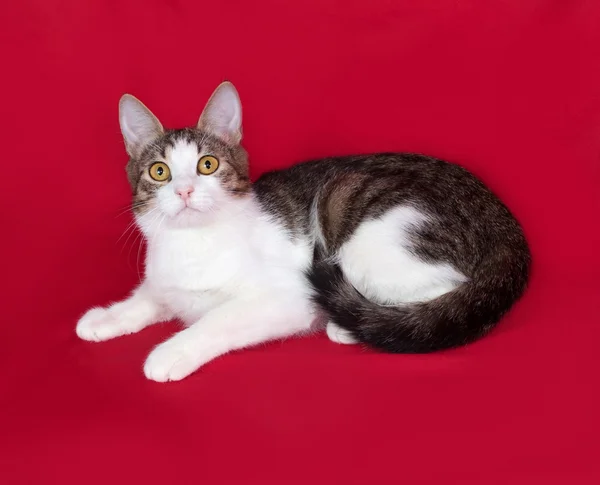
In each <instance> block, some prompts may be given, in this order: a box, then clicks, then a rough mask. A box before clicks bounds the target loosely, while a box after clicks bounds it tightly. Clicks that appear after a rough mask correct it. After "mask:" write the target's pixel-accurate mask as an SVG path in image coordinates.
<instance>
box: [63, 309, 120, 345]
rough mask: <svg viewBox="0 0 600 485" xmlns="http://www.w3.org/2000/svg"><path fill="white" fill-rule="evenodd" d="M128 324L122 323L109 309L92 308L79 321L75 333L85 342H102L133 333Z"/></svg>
mask: <svg viewBox="0 0 600 485" xmlns="http://www.w3.org/2000/svg"><path fill="white" fill-rule="evenodd" d="M127 328H128V325H127V323H126V322H123V321H120V320H119V319H118V318H117V317H116V316H115V315H114V314H113V312H111V311H110V310H109V309H107V308H92V309H90V310H88V312H87V313H86V314H85V315H84V316H83V317H81V318H80V319H79V321H78V322H77V327H76V328H75V332H76V333H77V336H78V337H79V338H81V339H83V340H89V341H90V342H101V341H103V340H109V339H111V338H115V337H119V336H120V335H125V334H126V333H131V332H130V331H128V330H127Z"/></svg>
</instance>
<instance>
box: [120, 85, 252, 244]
mask: <svg viewBox="0 0 600 485" xmlns="http://www.w3.org/2000/svg"><path fill="white" fill-rule="evenodd" d="M119 122H120V124H121V132H122V133H123V138H124V139H125V147H126V149H127V153H128V154H129V156H130V160H129V163H128V164H127V175H128V178H129V183H130V185H131V189H132V192H133V210H134V213H135V215H136V219H137V221H138V224H139V225H140V227H141V229H142V231H143V232H145V233H146V234H148V233H152V232H153V231H156V230H158V228H159V227H161V226H162V227H168V226H171V227H190V226H201V225H203V224H207V223H210V222H212V221H214V220H216V218H218V217H219V216H220V215H221V214H222V213H223V214H224V213H228V212H231V211H232V210H235V208H236V207H238V206H239V205H240V202H241V201H243V200H244V199H245V198H247V197H248V195H249V194H250V191H251V184H250V179H249V174H248V159H247V155H246V151H245V150H244V149H243V148H242V147H241V145H240V141H241V139H242V107H241V104H240V99H239V96H238V94H237V91H236V89H235V87H234V86H233V84H231V83H228V82H225V83H223V84H221V85H220V86H219V87H218V88H217V89H216V90H215V92H214V93H213V95H212V96H211V98H210V99H209V101H208V103H207V104H206V107H205V108H204V111H203V112H202V114H201V115H200V119H199V120H198V124H197V125H196V126H195V127H193V128H184V129H179V130H166V129H164V128H163V126H162V124H161V123H160V121H158V119H157V118H156V117H155V116H154V115H153V114H152V113H151V112H150V110H149V109H148V108H146V106H144V105H143V104H142V103H141V102H140V101H139V100H137V99H136V98H134V97H133V96H131V95H128V94H126V95H124V96H123V97H122V98H121V101H120V102H119Z"/></svg>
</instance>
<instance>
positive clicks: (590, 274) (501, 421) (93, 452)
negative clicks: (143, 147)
mask: <svg viewBox="0 0 600 485" xmlns="http://www.w3.org/2000/svg"><path fill="white" fill-rule="evenodd" d="M0 9H1V10H0V19H1V20H0V40H1V42H0V46H1V49H2V52H1V61H2V75H1V78H0V86H1V89H0V92H1V94H2V104H1V111H2V116H1V121H0V123H1V124H2V131H1V132H2V163H1V164H0V167H1V168H2V170H1V173H2V189H1V190H0V197H1V200H0V204H1V207H2V216H1V217H2V219H1V220H2V223H1V227H2V237H1V242H0V244H1V245H2V253H1V254H2V255H3V261H2V279H1V281H2V292H1V298H2V319H1V320H2V323H1V324H0V345H1V350H0V377H1V390H0V413H1V414H0V436H1V437H0V445H1V446H2V448H3V449H2V450H0V482H2V483H6V484H20V483H32V484H45V483H61V484H70V483H86V484H96V483H98V484H100V483H101V484H104V483H168V484H171V483H192V482H194V483H210V484H213V483H214V484H220V483H260V484H267V483H274V484H279V483H298V484H306V483H335V484H388V483H390V484H391V483H411V484H412V483H436V484H439V483H460V484H471V483H472V484H496V483H497V484H506V483H511V484H521V483H522V484H532V483H545V484H549V483H552V484H554V483H556V484H564V483H574V484H578V485H579V484H587V483H599V482H598V481H596V480H598V479H599V478H600V477H599V466H600V465H598V464H597V456H598V452H599V449H598V448H599V446H598V434H599V431H600V428H599V426H598V422H599V419H598V413H599V412H600V408H599V400H598V369H599V367H600V366H599V365H598V364H599V361H598V346H599V344H600V325H599V324H600V318H599V310H600V308H599V306H600V305H599V303H598V300H599V299H598V295H599V290H600V283H599V281H600V279H599V277H598V274H599V270H600V258H599V257H598V254H597V251H598V248H599V247H600V234H599V221H600V216H599V209H600V204H599V193H600V168H599V166H600V164H599V155H600V3H598V2H597V1H594V0H589V1H580V0H569V1H567V0H562V1H559V0H554V1H552V0H537V1H532V0H529V1H523V0H497V1H487V2H483V1H480V0H461V1H457V0H402V1H401V0H397V1H387V0H369V1H366V0H364V1H357V2H349V1H341V0H303V1H302V2H297V4H292V3H290V2H286V1H283V0H281V1H254V2H242V1H197V2H192V1H184V0H171V1H164V0H163V1H158V0H152V1H149V0H144V1H142V0H135V1H127V2H119V1H116V0H105V1H86V2H83V1H71V2H65V1H49V0H39V1H33V0H27V1H20V2H11V3H8V2H4V3H3V5H2V7H0ZM223 79H229V80H231V81H233V82H234V83H235V84H236V86H237V87H238V89H239V92H240V94H241V97H242V101H243V103H244V116H245V124H244V126H245V146H246V148H247V149H248V150H249V153H250V158H251V163H252V166H253V174H254V175H258V174H260V173H261V172H263V171H264V170H266V169H268V168H274V167H283V166H287V165H289V164H291V163H294V162H298V161H301V160H303V159H307V158H312V157H319V156H326V155H342V154H350V153H356V152H373V151H387V150H402V151H417V152H424V153H428V154H431V155H435V156H438V157H444V158H447V159H450V160H452V161H457V162H460V163H462V164H463V165H465V166H466V167H468V168H470V169H471V170H472V171H473V172H475V173H476V174H477V175H479V176H480V177H481V178H483V179H484V180H485V181H486V182H487V183H488V185H489V186H491V187H492V188H493V189H494V190H495V191H496V192H497V193H498V194H499V195H500V196H501V198H503V199H504V201H505V202H506V203H507V204H508V205H509V207H510V208H511V209H512V210H513V212H514V213H515V214H516V216H517V217H518V218H519V220H520V221H521V222H522V224H523V226H524V228H525V231H526V234H527V236H528V238H529V240H530V243H531V248H532V251H533V256H534V272H533V276H532V280H531V286H530V289H529V291H528V293H527V294H526V296H525V297H524V299H523V300H522V301H521V302H520V303H519V304H518V305H517V306H516V307H515V308H514V311H513V312H511V313H510V315H509V316H507V317H506V318H505V320H504V322H503V323H502V324H501V325H500V327H498V329H497V331H496V332H494V333H493V334H492V335H491V336H489V337H488V338H486V339H484V340H482V341H480V342H479V343H477V344H474V345H471V346H469V347H467V348H463V349H459V350H455V351H450V352H445V353H439V354H436V355H429V356H390V355H381V354H376V353H373V352H367V351H364V350H362V349H360V348H358V347H345V346H336V345H334V344H332V343H330V342H329V341H328V340H327V339H326V338H325V337H324V336H321V335H319V336H314V337H310V338H304V339H295V340H289V341H286V342H277V343H272V344H269V345H265V346H261V347H259V348H255V349H251V350H245V351H242V352H237V353H234V354H231V355H228V356H226V357H223V358H220V359H218V360H216V361H214V362H212V363H210V364H209V365H207V366H206V367H205V368H203V369H202V370H201V371H200V372H198V373H197V374H195V375H193V376H192V377H190V378H188V379H186V380H184V381H182V382H179V383H173V384H156V383H154V382H149V381H147V380H145V379H144V377H143V374H142V372H141V366H142V363H143V360H144V358H145V356H146V355H147V354H148V352H149V350H150V349H151V348H152V347H153V346H154V345H155V344H157V343H158V342H159V341H161V340H162V339H164V338H166V337H167V336H168V335H169V334H170V333H172V332H173V331H174V330H175V329H176V326H175V325H174V324H169V325H165V326H162V327H160V326H159V327H155V328H151V329H148V330H145V331H144V332H142V333H140V334H137V335H133V336H129V337H126V338H121V339H117V340H114V341H111V342H107V343H103V344H91V343H86V342H83V341H80V340H78V339H77V338H76V336H75V332H74V327H75V322H76V320H77V318H78V316H79V315H80V314H81V313H82V312H83V311H84V310H86V309H87V308H88V307H89V306H91V305H94V304H103V303H106V302H108V301H110V300H113V299H118V298H121V297H123V296H124V295H125V294H126V292H128V291H129V290H130V289H131V288H132V287H133V285H134V284H135V283H136V282H137V281H138V273H139V272H140V271H141V261H140V263H139V264H138V262H137V254H138V244H137V242H135V236H136V235H137V234H134V235H133V236H131V237H130V238H129V239H127V236H125V237H123V238H121V240H119V241H118V239H119V236H120V235H121V234H122V233H123V232H124V230H125V229H126V227H127V225H128V224H129V222H130V221H131V219H130V216H129V215H128V214H124V215H119V214H120V213H121V212H122V210H123V209H124V208H125V207H126V206H127V203H128V201H129V189H128V186H127V182H126V177H125V172H124V164H125V162H126V155H125V151H124V149H123V144H122V140H121V137H120V133H119V127H118V121H117V102H118V99H119V97H120V95H121V94H122V93H124V92H130V93H132V94H134V95H136V96H138V97H139V98H140V99H142V100H143V101H144V102H145V103H146V104H147V105H148V106H149V107H150V108H151V109H152V110H153V111H154V112H155V114H156V115H157V116H158V117H159V118H160V119H161V120H162V121H163V124H165V125H166V126H170V127H176V126H182V125H189V124H193V123H195V121H196V119H197V117H198V115H199V114H200V111H201V109H202V107H203V106H204V103H205V102H206V101H207V99H208V96H209V95H210V93H211V92H212V90H213V89H214V88H215V87H216V86H217V84H218V83H219V82H220V81H222V80H223ZM117 241H118V242H117Z"/></svg>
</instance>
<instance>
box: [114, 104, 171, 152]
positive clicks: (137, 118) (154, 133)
mask: <svg viewBox="0 0 600 485" xmlns="http://www.w3.org/2000/svg"><path fill="white" fill-rule="evenodd" d="M119 123H120V125H121V133H123V138H124V139H125V148H126V149H127V153H129V155H130V156H131V157H132V158H137V157H139V156H140V155H141V153H142V151H143V149H144V147H146V146H147V145H148V144H150V143H152V142H153V141H154V140H155V139H156V138H158V137H159V136H160V135H162V134H163V133H164V130H163V127H162V125H161V124H160V121H158V118H157V117H156V116H154V115H153V114H152V112H151V111H150V110H149V109H148V108H146V106H144V104H143V103H142V102H141V101H140V100H139V99H137V98H136V97H134V96H131V95H130V94H124V95H123V96H122V97H121V100H120V101H119Z"/></svg>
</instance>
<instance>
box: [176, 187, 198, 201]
mask: <svg viewBox="0 0 600 485" xmlns="http://www.w3.org/2000/svg"><path fill="white" fill-rule="evenodd" d="M193 191H194V187H183V188H181V189H177V190H176V191H175V192H177V194H178V195H179V197H181V198H182V199H183V200H188V199H189V198H190V196H191V195H192V192H193Z"/></svg>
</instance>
